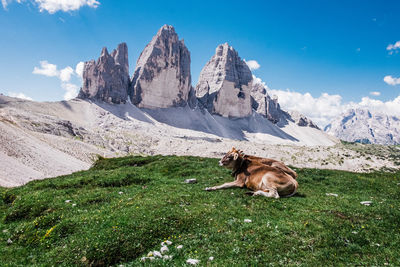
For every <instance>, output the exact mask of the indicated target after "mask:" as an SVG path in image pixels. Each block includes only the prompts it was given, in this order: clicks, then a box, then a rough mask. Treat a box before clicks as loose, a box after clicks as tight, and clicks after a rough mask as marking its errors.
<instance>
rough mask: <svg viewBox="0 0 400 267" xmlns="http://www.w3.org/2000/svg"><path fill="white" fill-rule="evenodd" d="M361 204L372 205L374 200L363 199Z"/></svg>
mask: <svg viewBox="0 0 400 267" xmlns="http://www.w3.org/2000/svg"><path fill="white" fill-rule="evenodd" d="M360 204H362V205H365V206H371V204H372V201H361V202H360Z"/></svg>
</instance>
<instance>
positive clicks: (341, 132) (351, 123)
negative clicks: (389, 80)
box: [324, 108, 400, 145]
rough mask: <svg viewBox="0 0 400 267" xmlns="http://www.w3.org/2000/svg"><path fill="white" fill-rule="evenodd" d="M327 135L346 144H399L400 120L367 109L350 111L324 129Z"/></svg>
mask: <svg viewBox="0 0 400 267" xmlns="http://www.w3.org/2000/svg"><path fill="white" fill-rule="evenodd" d="M324 130H325V131H326V132H327V133H329V134H331V135H334V136H336V137H337V138H339V139H342V140H344V141H348V142H357V143H363V144H382V145H398V144H400V118H399V117H396V116H389V115H386V114H383V113H380V112H374V111H371V110H368V109H367V108H364V109H362V108H358V109H350V110H348V111H346V112H345V113H343V114H342V115H341V116H340V117H338V118H336V119H335V120H334V121H332V122H331V123H330V124H328V125H327V126H326V127H325V129H324Z"/></svg>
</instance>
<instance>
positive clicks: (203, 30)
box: [0, 0, 400, 124]
mask: <svg viewBox="0 0 400 267" xmlns="http://www.w3.org/2000/svg"><path fill="white" fill-rule="evenodd" d="M68 2H71V1H69V0H52V1H49V0H25V1H24V0H19V1H18V0H2V7H0V25H1V27H0V36H1V37H0V48H1V49H0V58H1V60H0V93H3V94H11V93H14V94H16V93H23V94H24V95H26V96H29V97H31V98H33V99H34V100H37V101H56V100H62V99H63V98H64V96H65V93H66V90H65V82H64V83H63V82H62V81H60V77H59V74H54V75H53V77H48V76H45V75H40V74H35V73H33V72H34V71H33V70H34V68H35V67H37V68H40V61H47V62H48V63H49V64H54V65H56V66H57V71H58V73H59V71H60V70H61V69H64V68H66V67H68V66H70V67H71V68H72V69H75V66H76V64H77V63H78V62H80V61H87V60H90V59H94V58H97V57H98V56H99V54H100V51H101V48H102V47H103V46H106V47H107V48H108V49H109V51H110V50H112V49H114V48H115V47H116V45H117V44H118V43H120V42H126V43H127V44H128V49H129V61H130V69H131V74H132V72H133V69H134V67H135V63H136V60H137V58H138V56H139V55H140V52H141V51H142V50H143V48H144V47H145V46H146V44H147V43H148V42H149V41H150V40H151V38H152V36H153V35H154V34H155V33H156V32H157V30H158V29H159V28H160V27H161V26H162V25H163V24H170V25H173V26H174V27H175V29H176V31H177V33H178V35H179V36H180V38H183V39H185V44H186V46H187V47H188V49H189V50H190V52H191V59H192V64H191V68H192V80H193V85H195V84H196V82H197V79H198V76H199V73H200V71H201V69H202V67H203V66H204V65H205V63H206V62H207V61H208V60H209V59H210V57H211V56H212V55H213V54H214V51H215V48H216V47H217V45H218V44H221V43H225V42H228V43H229V44H230V45H232V46H233V47H234V48H235V49H236V50H237V51H238V52H239V55H240V56H241V57H242V58H244V59H246V60H256V61H257V62H258V63H259V65H260V68H258V69H256V70H253V73H254V75H255V76H257V77H259V78H261V79H262V80H263V81H264V82H265V83H266V84H267V85H268V87H269V88H271V89H273V90H271V92H273V93H274V94H276V95H277V96H278V98H279V100H280V102H281V105H283V106H284V107H287V108H297V109H300V110H299V111H301V112H303V113H306V115H308V116H310V117H312V118H314V117H315V118H314V119H315V120H317V121H318V120H320V119H321V121H320V122H319V123H320V124H324V123H325V122H326V121H327V120H328V119H329V118H328V117H329V116H328V115H321V116H323V117H324V119H325V121H323V118H317V117H318V116H317V114H307V113H310V112H311V111H307V109H305V107H301V106H298V103H297V102H299V101H300V102H301V101H302V100H303V98H309V96H311V100H312V101H314V102H315V103H314V102H311V104H312V103H314V104H316V103H319V105H322V107H321V108H323V105H333V107H330V108H335V107H336V108H338V109H344V108H345V107H346V108H347V107H349V106H351V105H353V106H354V105H355V104H360V103H363V101H364V102H365V99H364V100H363V99H362V98H363V97H367V98H368V99H367V102H365V103H367V105H369V104H370V103H375V104H376V105H378V106H379V105H380V106H381V108H380V109H381V110H386V109H390V108H388V103H389V104H390V103H392V104H391V105H392V106H394V104H393V103H397V102H396V101H399V103H400V98H399V99H398V100H397V97H398V96H399V95H400V79H399V80H396V78H398V77H400V53H398V51H400V42H399V43H398V45H396V42H397V41H399V40H400V31H399V29H398V28H399V25H400V16H399V14H400V2H399V1H324V0H318V1H283V0H281V1H207V0H205V1H128V0H126V1H123V0H121V1H115V0H114V1H109V0H97V1H95V0H78V1H75V3H78V4H77V6H73V5H72V6H71V5H68V4H69V3H68ZM390 45H392V46H391V47H390ZM388 48H391V49H388ZM386 76H390V77H389V78H386V81H387V82H384V77H386ZM80 83H81V81H80V78H79V77H78V75H75V74H71V78H70V79H69V80H68V84H73V85H75V86H80ZM388 83H390V84H388ZM63 84H64V85H63ZM63 86H64V87H63ZM288 92H289V93H288ZM371 92H379V93H380V95H377V94H378V93H375V95H371ZM294 93H296V95H294V96H293V94H294ZM307 93H309V94H307ZM323 93H326V94H325V95H322V94H323ZM295 96H297V98H296V97H295ZM324 96H325V98H324ZM338 96H339V98H340V99H339V98H338ZM295 99H296V100H295ZM372 100H376V101H378V102H371V101H372ZM318 101H319V102H318ZM321 101H322V102H321ZM324 101H325V102H326V101H328V102H329V103H325V104H324ZM332 101H333V104H332V103H331V102H332ZM335 101H336V102H335ZM338 101H339V102H340V103H337V102H338ZM368 101H369V102H368ZM368 103H369V104H368ZM303 104H304V105H305V106H307V105H309V104H310V103H308V102H305V103H303ZM304 105H303V106H304ZM327 108H329V107H327ZM302 109H303V110H302ZM304 109H305V110H304ZM391 111H393V113H396V112H399V113H400V110H398V109H395V110H391ZM315 112H316V111H315V110H314V113H315ZM332 114H333V113H332ZM332 114H331V115H332ZM335 114H336V113H335ZM332 116H333V115H332Z"/></svg>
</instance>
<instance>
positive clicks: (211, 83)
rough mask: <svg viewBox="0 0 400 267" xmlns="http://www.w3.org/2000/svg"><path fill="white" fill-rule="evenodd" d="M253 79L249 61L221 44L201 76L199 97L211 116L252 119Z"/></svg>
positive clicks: (197, 90)
mask: <svg viewBox="0 0 400 267" xmlns="http://www.w3.org/2000/svg"><path fill="white" fill-rule="evenodd" d="M252 81H253V77H252V74H251V71H250V69H249V67H248V66H247V64H246V62H245V61H244V60H242V59H241V58H240V57H239V55H238V53H237V52H236V51H235V49H233V47H232V46H229V45H228V44H227V43H225V44H222V45H219V46H218V47H217V48H216V50H215V55H214V56H213V57H212V58H211V59H210V61H208V62H207V64H206V65H205V66H204V68H203V69H202V71H201V73H200V77H199V82H198V84H197V85H196V89H195V91H196V97H197V99H198V101H199V104H201V105H202V106H203V107H204V108H206V109H207V110H208V111H209V112H210V113H211V114H217V115H221V116H223V117H236V118H242V117H247V116H250V115H251V113H252V110H251V101H250V89H251V86H252Z"/></svg>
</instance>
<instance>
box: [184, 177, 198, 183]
mask: <svg viewBox="0 0 400 267" xmlns="http://www.w3.org/2000/svg"><path fill="white" fill-rule="evenodd" d="M185 183H187V184H195V183H197V180H196V179H194V178H192V179H186V180H185Z"/></svg>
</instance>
